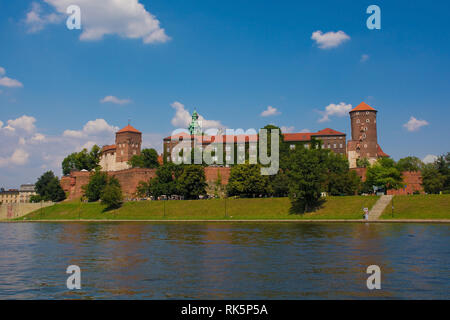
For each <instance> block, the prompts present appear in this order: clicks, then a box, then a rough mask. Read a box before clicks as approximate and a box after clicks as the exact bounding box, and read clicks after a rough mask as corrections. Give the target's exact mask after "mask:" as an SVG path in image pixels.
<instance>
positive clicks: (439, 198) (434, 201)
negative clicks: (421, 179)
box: [380, 194, 450, 220]
mask: <svg viewBox="0 0 450 320" xmlns="http://www.w3.org/2000/svg"><path fill="white" fill-rule="evenodd" d="M392 205H393V206H394V208H393V209H392ZM380 219H387V220H393V219H395V220H396V219H450V194H427V195H425V194H418V195H409V196H394V198H393V199H392V201H391V202H390V203H389V204H388V206H387V207H386V208H385V210H384V211H383V213H382V215H381V217H380Z"/></svg>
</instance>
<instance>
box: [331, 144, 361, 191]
mask: <svg viewBox="0 0 450 320" xmlns="http://www.w3.org/2000/svg"><path fill="white" fill-rule="evenodd" d="M327 152H328V157H327V161H326V166H327V170H328V174H327V178H326V181H325V188H324V190H326V191H327V192H328V193H329V194H331V195H354V194H356V193H357V192H358V191H359V190H360V188H361V179H360V178H359V177H358V175H357V174H356V172H355V171H353V170H350V169H349V163H348V160H347V158H346V157H345V156H343V155H340V154H337V153H334V152H329V151H328V150H327Z"/></svg>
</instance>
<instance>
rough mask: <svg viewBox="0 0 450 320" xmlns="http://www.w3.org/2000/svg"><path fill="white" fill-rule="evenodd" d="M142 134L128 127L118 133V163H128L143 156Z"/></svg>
mask: <svg viewBox="0 0 450 320" xmlns="http://www.w3.org/2000/svg"><path fill="white" fill-rule="evenodd" d="M141 144H142V133H141V132H140V131H139V130H137V129H135V128H133V127H132V126H130V125H127V126H126V127H125V128H123V129H120V130H119V131H117V132H116V162H127V161H129V160H130V159H131V157H132V156H134V155H139V154H141Z"/></svg>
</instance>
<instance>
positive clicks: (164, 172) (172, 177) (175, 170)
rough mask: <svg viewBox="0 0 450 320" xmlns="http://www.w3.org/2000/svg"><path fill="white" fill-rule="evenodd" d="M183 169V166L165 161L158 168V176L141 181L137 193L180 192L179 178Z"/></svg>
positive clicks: (156, 194) (160, 193)
mask: <svg viewBox="0 0 450 320" xmlns="http://www.w3.org/2000/svg"><path fill="white" fill-rule="evenodd" d="M182 171H183V168H182V166H177V165H175V164H173V163H170V162H168V163H165V164H164V165H162V166H160V167H159V168H158V169H157V170H156V177H155V178H152V179H150V180H149V181H147V182H146V181H141V182H139V184H138V187H137V194H138V195H139V196H141V197H148V196H153V197H155V198H157V197H159V196H162V195H167V196H170V195H174V194H179V190H178V184H177V179H178V178H179V176H180V175H181V173H182Z"/></svg>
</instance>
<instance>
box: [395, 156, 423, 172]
mask: <svg viewBox="0 0 450 320" xmlns="http://www.w3.org/2000/svg"><path fill="white" fill-rule="evenodd" d="M422 167H423V162H422V160H420V159H419V158H417V157H405V158H402V159H400V160H398V161H397V169H398V170H399V171H400V172H404V171H420V170H421V169H422Z"/></svg>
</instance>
